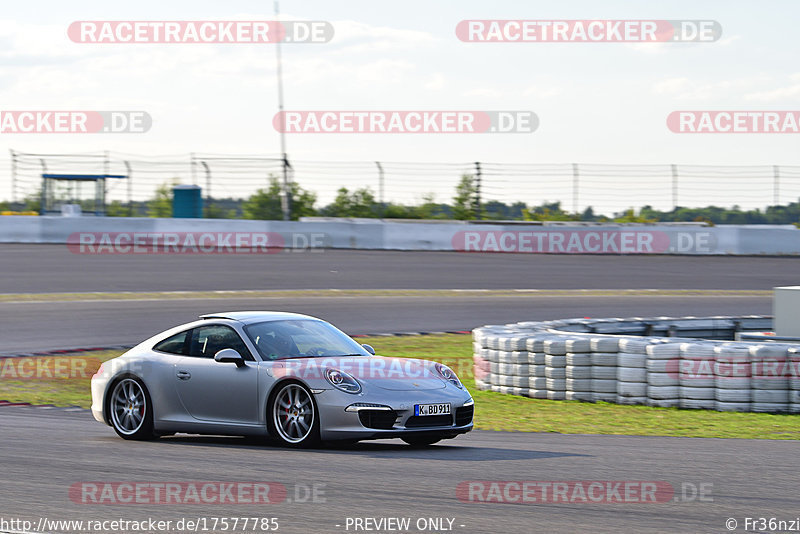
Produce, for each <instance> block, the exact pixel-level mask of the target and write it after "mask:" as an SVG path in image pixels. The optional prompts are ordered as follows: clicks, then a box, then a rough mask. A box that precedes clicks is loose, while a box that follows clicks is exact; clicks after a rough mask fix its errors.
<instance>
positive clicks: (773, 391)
mask: <svg viewBox="0 0 800 534" xmlns="http://www.w3.org/2000/svg"><path fill="white" fill-rule="evenodd" d="M770 324H771V319H770V318H769V317H763V316H743V317H706V318H696V317H681V318H669V317H658V318H652V319H644V318H631V319H570V320H562V321H546V322H523V323H515V324H507V325H488V326H482V327H480V328H476V329H475V330H473V331H472V335H473V346H474V349H475V354H474V356H473V361H474V372H475V383H476V385H477V387H478V389H481V390H491V391H496V392H499V393H506V394H511V395H522V396H525V397H531V398H535V399H552V400H579V401H587V402H596V401H604V402H613V403H618V404H641V405H647V406H659V407H680V408H688V409H706V410H719V411H737V412H750V411H752V412H770V413H800V343H799V344H797V345H791V344H786V343H741V342H734V341H730V340H732V339H733V338H734V334H735V333H736V332H740V331H747V330H765V329H769V327H770ZM599 332H602V334H601V333H599ZM653 332H670V333H672V334H673V335H675V336H682V337H661V336H653V335H649V336H645V335H644V334H645V333H653ZM698 333H700V334H702V335H705V336H709V337H713V339H698V338H695V337H694V336H697V334H698ZM636 334H640V335H636ZM688 336H692V337H688Z"/></svg>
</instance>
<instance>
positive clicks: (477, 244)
mask: <svg viewBox="0 0 800 534" xmlns="http://www.w3.org/2000/svg"><path fill="white" fill-rule="evenodd" d="M207 233H213V234H215V239H219V240H221V242H222V244H223V245H224V244H225V243H227V242H229V241H232V242H236V235H237V234H239V236H238V237H239V238H240V243H243V245H242V246H245V247H247V246H249V245H248V243H250V241H251V240H252V239H253V238H254V236H256V242H257V243H263V242H264V240H265V239H266V240H267V241H268V243H269V246H271V247H278V248H280V247H291V248H304V247H307V246H317V247H330V248H350V249H387V250H445V251H451V250H455V251H462V252H518V253H533V254H535V253H551V254H692V255H710V254H711V255H713V254H716V255H721V254H745V255H754V254H770V255H784V254H785V255H800V229H797V228H795V227H794V226H791V225H782V226H716V227H706V226H700V225H698V226H692V225H685V224H676V225H667V224H665V225H605V226H598V225H590V224H580V223H576V224H545V225H534V224H514V223H501V224H488V223H473V224H469V223H461V222H384V221H380V220H374V219H352V220H351V219H330V220H311V221H303V222H283V221H244V220H226V219H148V218H124V217H55V216H54V217H30V216H2V217H0V243H58V244H64V243H73V244H80V243H82V242H84V241H85V242H97V243H99V242H101V239H105V242H107V243H112V244H114V243H120V242H123V243H127V242H129V241H132V240H134V239H138V240H139V241H141V242H143V243H152V242H154V241H158V242H163V239H164V236H165V235H170V236H171V237H170V238H171V239H173V242H178V243H180V244H181V245H183V244H185V243H184V241H185V238H186V236H187V235H188V234H191V235H192V236H193V238H194V239H195V240H196V239H197V238H200V237H201V236H202V235H203V234H207ZM223 234H224V235H227V236H228V237H227V238H225V237H224V235H223ZM134 236H135V237H134ZM92 237H94V241H92ZM192 242H193V241H192V240H191V239H190V240H189V243H190V244H191V243H192ZM214 242H216V241H214ZM207 243H212V240H208V241H207ZM254 246H255V245H254Z"/></svg>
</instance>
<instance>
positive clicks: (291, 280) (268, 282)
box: [0, 245, 800, 293]
mask: <svg viewBox="0 0 800 534" xmlns="http://www.w3.org/2000/svg"><path fill="white" fill-rule="evenodd" d="M0 272H1V273H3V276H2V279H0V293H28V292H37V293H50V292H64V291H79V292H85V291H177V290H187V291H189V290H194V291H205V290H209V289H217V290H223V289H329V288H339V289H475V288H481V289H501V288H502V289H517V288H542V289H586V288H589V289H595V288H597V289H606V288H608V289H620V288H627V289H642V288H643V289H649V288H660V289H675V288H678V289H736V290H742V289H771V288H772V287H773V286H775V285H787V284H789V285H791V284H796V283H797V282H798V280H797V278H798V273H800V258H790V257H736V256H721V257H718V256H714V257H697V256H567V255H536V254H486V253H483V254H476V253H457V252H400V251H350V250H325V251H319V252H282V253H277V254H267V255H255V256H250V255H229V254H228V255H204V256H200V255H80V254H73V253H71V252H69V251H68V250H67V247H66V246H63V245H0Z"/></svg>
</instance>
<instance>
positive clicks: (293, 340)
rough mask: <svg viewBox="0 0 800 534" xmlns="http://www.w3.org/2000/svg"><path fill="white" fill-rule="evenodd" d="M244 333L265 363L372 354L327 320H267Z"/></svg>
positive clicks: (249, 326)
mask: <svg viewBox="0 0 800 534" xmlns="http://www.w3.org/2000/svg"><path fill="white" fill-rule="evenodd" d="M244 330H245V332H246V333H247V335H248V336H249V337H250V340H251V341H252V342H253V345H255V346H256V348H257V349H258V352H259V354H261V358H262V359H264V360H283V359H286V358H312V357H315V356H369V355H370V354H369V353H368V352H367V351H366V350H365V349H364V348H363V347H362V346H361V345H359V344H358V343H356V342H355V341H353V339H351V338H350V337H349V336H348V335H347V334H345V333H344V332H342V331H341V330H339V329H338V328H336V327H334V326H332V325H330V324H328V323H326V322H323V321H315V320H311V319H297V320H286V321H266V322H263V323H255V324H251V325H247V326H245V327H244Z"/></svg>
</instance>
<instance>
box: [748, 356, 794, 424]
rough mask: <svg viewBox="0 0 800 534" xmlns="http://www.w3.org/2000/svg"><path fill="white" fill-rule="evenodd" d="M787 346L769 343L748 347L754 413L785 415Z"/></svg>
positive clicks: (787, 385) (786, 410)
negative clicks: (783, 413) (781, 413)
mask: <svg viewBox="0 0 800 534" xmlns="http://www.w3.org/2000/svg"><path fill="white" fill-rule="evenodd" d="M789 364H790V361H789V346H788V345H784V344H781V343H769V344H765V345H756V346H753V347H750V365H751V366H752V367H751V373H752V375H751V376H752V378H751V383H750V386H751V388H752V404H751V406H750V409H751V410H752V411H754V412H772V413H775V412H778V413H780V412H788V411H789V398H790V395H789V372H788V367H789Z"/></svg>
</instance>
